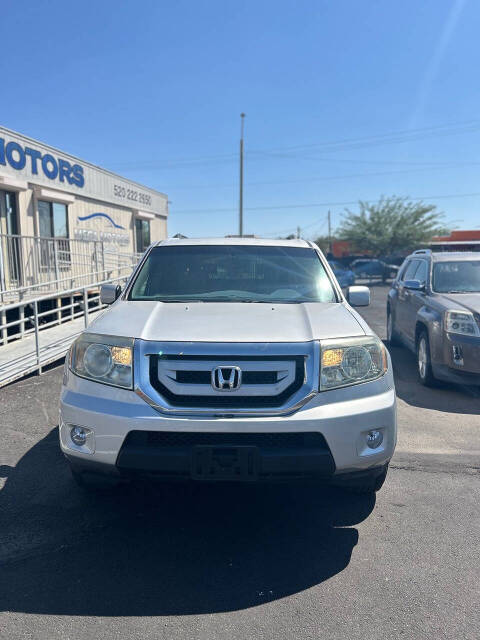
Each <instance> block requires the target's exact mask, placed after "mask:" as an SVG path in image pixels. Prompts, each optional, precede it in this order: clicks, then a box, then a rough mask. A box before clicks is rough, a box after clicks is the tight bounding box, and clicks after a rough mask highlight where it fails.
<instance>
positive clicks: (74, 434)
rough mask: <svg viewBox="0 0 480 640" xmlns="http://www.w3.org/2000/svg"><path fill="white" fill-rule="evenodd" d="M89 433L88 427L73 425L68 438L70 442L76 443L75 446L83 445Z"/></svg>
mask: <svg viewBox="0 0 480 640" xmlns="http://www.w3.org/2000/svg"><path fill="white" fill-rule="evenodd" d="M89 433H90V429H85V428H84V427H77V426H73V427H72V428H71V429H70V438H71V439H72V442H73V443H74V444H76V445H77V447H83V446H84V445H85V444H86V442H87V438H88V434H89Z"/></svg>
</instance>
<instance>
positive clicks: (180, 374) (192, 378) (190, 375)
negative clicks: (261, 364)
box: [176, 369, 277, 384]
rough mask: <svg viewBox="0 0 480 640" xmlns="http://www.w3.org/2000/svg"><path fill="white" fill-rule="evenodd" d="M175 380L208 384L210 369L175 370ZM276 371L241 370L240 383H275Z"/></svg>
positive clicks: (184, 382)
mask: <svg viewBox="0 0 480 640" xmlns="http://www.w3.org/2000/svg"><path fill="white" fill-rule="evenodd" d="M176 374H177V375H176V381H177V382H180V383H181V384H210V383H211V375H212V374H211V372H210V371H182V370H180V369H179V370H178V371H177V372H176ZM276 382H277V372H276V371H243V372H242V384H275V383H276Z"/></svg>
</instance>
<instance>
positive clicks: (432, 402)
mask: <svg viewBox="0 0 480 640" xmlns="http://www.w3.org/2000/svg"><path fill="white" fill-rule="evenodd" d="M386 346H387V348H388V350H389V352H390V356H391V358H392V364H393V373H394V378H395V388H396V392H397V396H398V397H399V398H401V399H402V400H404V401H405V402H407V403H408V404H410V405H412V406H414V407H421V408H423V409H434V410H435V411H446V412H447V413H463V414H465V413H467V414H473V415H477V414H478V413H480V393H479V392H478V389H476V388H475V387H471V388H467V387H461V386H459V385H455V384H449V383H447V382H441V381H438V384H437V386H436V387H432V388H429V387H424V386H423V385H421V384H420V382H419V379H418V373H417V364H416V361H415V356H414V355H413V354H412V353H410V351H408V350H407V349H404V348H402V347H391V346H390V345H388V344H386Z"/></svg>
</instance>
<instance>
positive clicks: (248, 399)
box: [149, 355, 305, 409]
mask: <svg viewBox="0 0 480 640" xmlns="http://www.w3.org/2000/svg"><path fill="white" fill-rule="evenodd" d="M149 360H150V372H149V373H150V384H151V385H152V387H154V389H156V391H158V393H160V395H161V396H163V397H164V398H165V400H167V401H168V402H169V404H170V405H172V406H174V407H179V408H182V407H189V408H194V407H199V408H212V409H214V408H222V409H229V408H230V409H238V408H257V407H259V408H263V407H267V408H268V407H272V408H275V407H281V406H282V405H283V404H284V403H285V402H286V401H287V400H288V399H289V398H290V397H291V396H292V395H293V394H294V393H296V392H297V391H298V390H299V389H300V388H301V387H302V385H303V384H304V382H305V357H304V356H290V355H285V356H238V355H237V356H235V355H232V356H228V355H208V356H207V355H195V356H189V355H184V356H177V355H162V356H158V355H150V357H149ZM220 365H221V366H222V367H225V368H228V367H229V366H239V367H240V368H241V369H242V385H241V388H240V389H238V390H234V391H227V392H225V391H218V390H215V389H213V388H212V385H211V377H212V369H214V368H215V366H220Z"/></svg>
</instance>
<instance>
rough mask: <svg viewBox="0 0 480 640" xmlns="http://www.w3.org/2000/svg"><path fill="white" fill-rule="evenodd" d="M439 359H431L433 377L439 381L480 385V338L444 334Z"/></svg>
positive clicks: (437, 351) (436, 351)
mask: <svg viewBox="0 0 480 640" xmlns="http://www.w3.org/2000/svg"><path fill="white" fill-rule="evenodd" d="M440 339H442V343H441V345H440V348H439V349H437V350H435V351H434V353H435V355H436V354H437V353H438V354H439V355H440V357H433V358H432V369H433V375H434V376H435V377H436V378H438V379H439V380H445V381H447V382H453V383H457V384H464V385H465V384H466V385H480V338H478V337H473V336H472V337H471V336H463V335H459V334H453V333H446V334H445V336H441V338H440Z"/></svg>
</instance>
